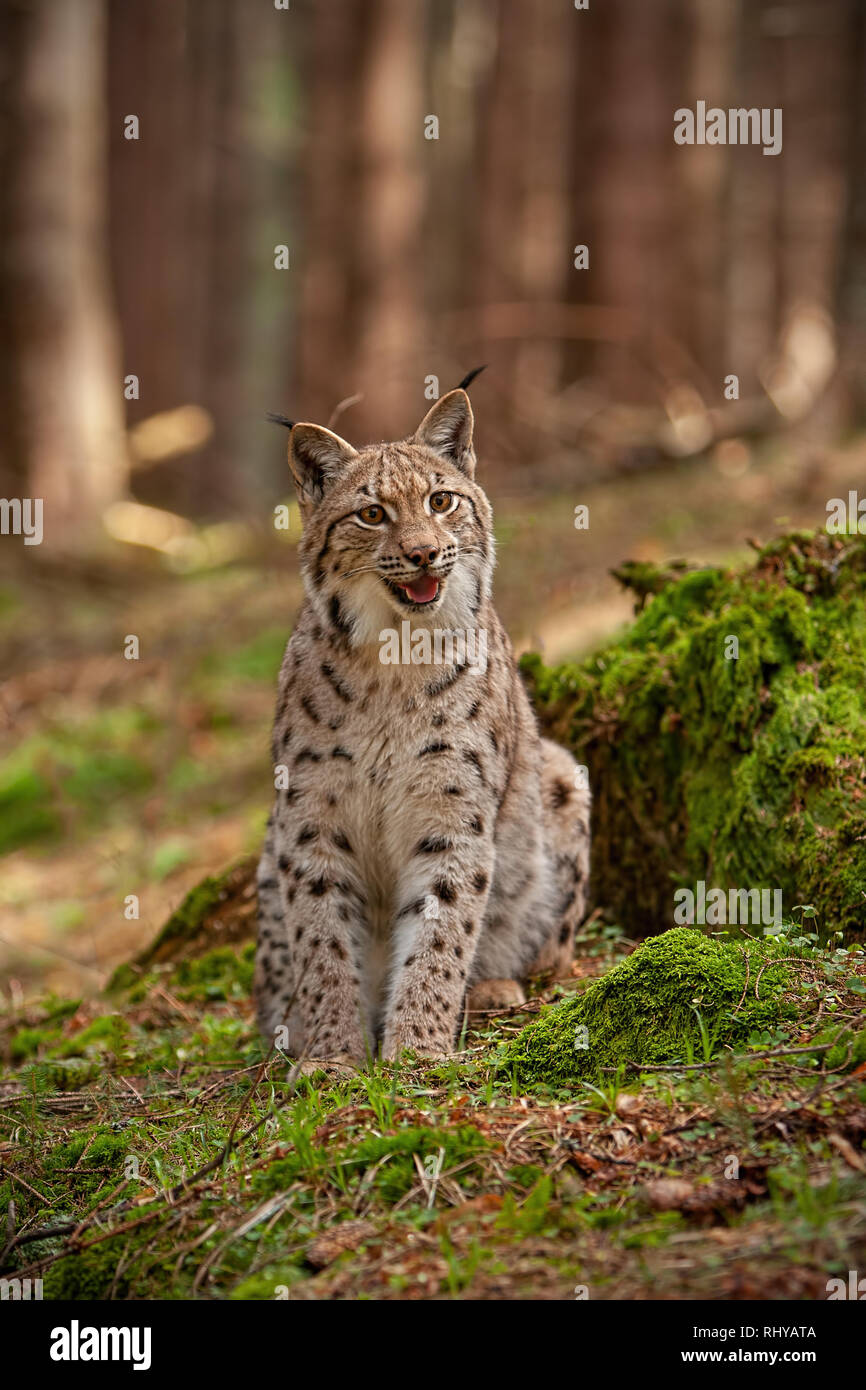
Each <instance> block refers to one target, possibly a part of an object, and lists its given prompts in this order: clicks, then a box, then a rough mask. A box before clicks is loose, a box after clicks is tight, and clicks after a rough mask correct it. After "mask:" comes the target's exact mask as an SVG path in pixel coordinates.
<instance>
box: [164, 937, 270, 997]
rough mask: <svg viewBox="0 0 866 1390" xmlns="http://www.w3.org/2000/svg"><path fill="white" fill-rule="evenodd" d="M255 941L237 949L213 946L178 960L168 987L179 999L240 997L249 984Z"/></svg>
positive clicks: (250, 983)
mask: <svg viewBox="0 0 866 1390" xmlns="http://www.w3.org/2000/svg"><path fill="white" fill-rule="evenodd" d="M254 965H255V944H254V943H253V942H248V943H247V945H245V946H243V947H242V948H241V950H240V951H235V950H233V949H232V947H231V946H217V947H216V949H215V950H213V951H209V952H208V953H207V955H205V956H199V957H193V958H191V959H189V960H182V961H179V962H178V965H177V968H176V970H175V971H174V974H173V976H172V988H173V989H175V991H176V992H177V994H178V995H179V997H180V998H181V999H198V1000H205V999H244V998H247V997H248V996H249V994H250V993H251V991H252V987H253V969H254Z"/></svg>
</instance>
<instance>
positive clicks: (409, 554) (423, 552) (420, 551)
mask: <svg viewBox="0 0 866 1390" xmlns="http://www.w3.org/2000/svg"><path fill="white" fill-rule="evenodd" d="M438 554H439V550H438V547H437V546H435V545H416V546H414V547H413V549H412V550H407V551H406V559H407V560H412V561H414V563H415V564H416V565H432V563H433V561H434V560H435V559H436V556H437V555H438Z"/></svg>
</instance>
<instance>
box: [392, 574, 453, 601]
mask: <svg viewBox="0 0 866 1390" xmlns="http://www.w3.org/2000/svg"><path fill="white" fill-rule="evenodd" d="M385 582H386V583H387V585H388V588H389V589H390V590H391V592H392V594H393V595H394V597H395V598H397V599H399V600H400V602H401V603H405V604H406V605H407V607H409V608H415V607H419V608H421V607H423V606H424V605H425V604H427V603H435V601H436V599H437V598H438V597H439V589H440V587H441V580H439V579H437V578H436V577H435V575H432V574H422V575H421V576H420V578H418V579H413V580H412V582H411V583H410V584H398V583H396V582H395V581H394V580H392V579H388V580H386V581H385Z"/></svg>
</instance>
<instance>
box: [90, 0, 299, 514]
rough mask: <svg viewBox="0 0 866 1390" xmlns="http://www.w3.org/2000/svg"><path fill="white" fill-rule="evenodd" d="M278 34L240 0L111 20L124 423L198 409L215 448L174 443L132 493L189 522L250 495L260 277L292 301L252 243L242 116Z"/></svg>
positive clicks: (150, 9) (137, 10) (167, 4)
mask: <svg viewBox="0 0 866 1390" xmlns="http://www.w3.org/2000/svg"><path fill="white" fill-rule="evenodd" d="M268 23H271V24H272V25H274V26H276V25H280V23H281V16H280V15H279V14H277V13H276V12H272V11H267V12H264V11H260V12H254V13H252V14H246V13H244V12H243V11H242V10H241V9H240V8H239V7H238V6H237V5H236V4H234V3H233V0H210V3H209V4H208V5H207V6H202V5H197V4H195V3H189V2H187V3H178V0H151V3H149V4H147V5H146V6H140V7H135V6H133V7H131V8H130V7H129V6H128V5H127V4H126V3H125V2H124V3H121V0H114V3H113V4H112V9H111V30H110V37H111V83H110V97H111V108H112V112H113V113H114V116H115V119H114V122H113V125H112V158H111V179H112V194H113V197H112V253H113V266H114V274H115V279H116V282H117V290H118V299H119V302H120V305H121V312H122V321H123V327H124V348H125V354H126V363H127V366H126V370H127V371H129V372H134V373H135V374H136V375H137V376H138V377H139V379H140V397H139V399H138V400H134V401H130V403H129V419H130V422H131V423H135V422H137V421H139V420H141V419H145V418H147V417H148V416H152V415H154V414H158V413H159V412H161V411H166V410H171V409H174V408H176V407H178V406H184V405H195V406H199V407H202V408H203V409H204V410H206V411H207V413H208V415H209V417H210V421H211V436H210V439H209V440H208V442H207V443H205V444H204V445H203V446H201V445H200V446H198V447H196V448H195V449H194V450H193V451H192V453H191V454H189V455H188V454H186V453H185V452H183V451H182V449H183V441H182V440H179V450H180V451H179V452H178V454H177V455H176V456H174V457H171V458H169V459H167V460H166V461H165V463H163V464H159V465H157V466H154V467H152V468H148V470H147V471H146V472H144V473H139V474H137V475H136V491H137V493H138V494H139V495H140V496H141V497H143V498H144V499H145V500H154V501H159V500H163V501H167V502H168V503H169V505H171V506H174V507H177V508H179V509H180V510H182V511H185V512H190V513H193V514H202V513H208V512H210V513H219V512H226V511H229V510H232V509H234V508H235V507H236V506H237V505H238V504H239V503H240V502H241V501H242V499H243V497H244V496H245V493H246V480H245V478H244V474H243V469H242V467H241V466H240V459H239V455H240V452H241V445H240V441H241V439H242V438H244V437H245V433H246V431H245V428H244V426H245V423H246V422H245V420H244V418H243V417H244V407H245V399H246V390H247V387H248V385H249V382H248V380H247V375H246V373H247V363H248V355H249V352H250V351H251V344H250V340H249V335H248V332H247V311H248V306H250V305H251V304H252V302H253V299H254V295H253V283H254V275H255V271H256V266H257V265H258V266H259V267H260V273H261V276H262V281H263V282H268V281H269V283H270V284H271V287H272V293H273V292H274V289H275V290H276V293H277V294H281V293H282V290H283V286H282V285H277V286H276V287H274V285H273V278H272V277H278V276H279V275H280V274H282V275H283V276H284V277H285V278H287V273H286V272H277V271H276V270H274V268H273V261H274V250H273V244H271V245H268V242H267V239H266V238H265V236H264V235H262V237H261V241H260V242H259V243H258V244H254V240H253V237H252V235H251V225H252V222H253V220H254V212H255V209H256V206H257V204H256V199H255V197H254V193H253V190H254V187H255V184H254V180H255V178H256V177H257V175H258V173H259V168H258V165H257V161H256V160H255V159H254V158H250V152H249V150H248V149H247V148H246V146H245V134H246V132H245V130H244V121H245V118H246V115H247V109H246V106H245V103H246V102H247V100H248V99H249V94H250V92H251V91H252V88H253V84H254V72H255V65H256V62H258V61H261V51H262V40H263V35H264V34H265V33H266V32H267V31H266V25H267V24H268ZM283 28H284V26H283ZM281 33H282V29H280V30H279V31H278V33H277V35H276V36H275V35H274V34H273V32H272V31H271V32H270V33H269V34H268V37H269V38H270V40H271V42H273V39H274V37H280V35H281ZM128 114H133V115H137V116H138V118H139V121H140V133H139V138H138V140H128V139H126V138H124V132H123V117H124V116H125V115H128ZM277 231H278V232H279V233H280V236H279V240H281V241H282V240H283V236H284V235H285V234H286V233H285V228H284V227H283V228H279V227H278V228H277Z"/></svg>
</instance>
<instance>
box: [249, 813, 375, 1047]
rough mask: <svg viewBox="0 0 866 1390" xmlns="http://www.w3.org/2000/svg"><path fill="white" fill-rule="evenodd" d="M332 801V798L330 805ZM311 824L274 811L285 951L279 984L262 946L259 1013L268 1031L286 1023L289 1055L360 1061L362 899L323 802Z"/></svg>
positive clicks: (368, 1034)
mask: <svg viewBox="0 0 866 1390" xmlns="http://www.w3.org/2000/svg"><path fill="white" fill-rule="evenodd" d="M333 799H334V800H335V801H336V797H334V798H333ZM308 805H310V807H311V809H315V810H316V811H317V815H316V819H310V820H306V819H303V818H302V817H300V816H299V815H298V813H297V812H296V811H295V810H294V806H292V807H291V809H290V810H287V811H286V812H284V813H283V814H280V812H279V811H278V813H277V818H276V823H275V825H274V827H273V830H274V839H273V850H272V855H273V859H272V865H273V867H272V869H271V871H270V872H271V874H272V876H273V878H275V879H276V882H277V884H278V885H279V891H280V897H281V901H282V907H283V932H284V935H283V938H282V939H283V941H284V943H285V946H286V947H287V951H286V956H287V961H286V964H287V966H288V967H289V968H288V969H287V972H286V976H285V977H283V978H279V977H276V978H275V977H274V974H273V970H272V965H271V961H270V959H269V957H268V956H267V954H266V951H265V948H266V945H267V943H261V942H260V952H261V953H262V958H261V962H260V971H259V977H258V980H257V986H258V992H259V1007H260V1013H261V1014H262V1015H263V1016H264V1017H266V1018H267V1021H268V1023H269V1025H270V1028H269V1031H273V1030H274V1029H275V1028H278V1027H280V1026H281V1025H283V1024H285V1025H287V1026H288V1029H289V1048H290V1050H291V1051H292V1052H293V1053H294V1054H300V1053H301V1052H302V1051H303V1052H304V1053H306V1055H307V1056H308V1057H332V1056H335V1055H337V1054H340V1053H346V1054H348V1055H350V1056H352V1057H356V1058H358V1059H359V1060H360V1059H362V1058H363V1057H364V1056H365V1054H366V1052H367V1051H368V1050H369V1049H370V1048H371V1047H372V1031H371V1025H370V1019H369V1018H368V1016H367V1007H366V1004H365V1001H364V999H363V997H362V988H361V980H360V972H359V969H358V961H357V955H358V952H359V950H360V948H361V942H362V940H363V936H364V911H365V897H364V891H363V886H362V883H361V880H360V877H359V874H358V870H357V863H356V859H355V853H354V848H353V846H352V844H351V842H350V840H349V837H348V835H347V833H346V831H345V829H343V828H342V827H341V825H340V823H339V821H338V820H337V819H336V817H335V814H334V812H333V811H331V814H330V815H329V814H328V811H329V809H330V807H329V806H328V805H326V804H325V802H324V799H322V803H321V804H320V805H319V806H316V805H315V802H314V799H313V798H312V797H308Z"/></svg>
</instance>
